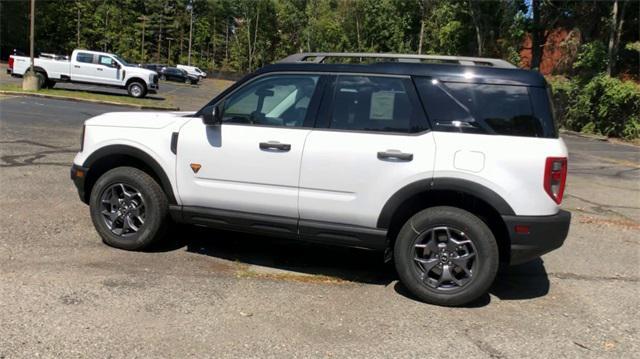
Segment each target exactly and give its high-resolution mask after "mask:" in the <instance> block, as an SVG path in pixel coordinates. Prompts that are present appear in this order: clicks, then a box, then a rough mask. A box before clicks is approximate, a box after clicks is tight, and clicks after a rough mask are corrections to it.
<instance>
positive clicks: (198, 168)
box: [191, 163, 202, 173]
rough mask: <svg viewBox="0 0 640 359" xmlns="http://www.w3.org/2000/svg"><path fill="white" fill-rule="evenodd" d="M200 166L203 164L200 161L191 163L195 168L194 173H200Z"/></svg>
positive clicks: (192, 167) (193, 168)
mask: <svg viewBox="0 0 640 359" xmlns="http://www.w3.org/2000/svg"><path fill="white" fill-rule="evenodd" d="M200 167H202V166H201V165H200V164H199V163H192V164H191V170H193V173H198V171H200Z"/></svg>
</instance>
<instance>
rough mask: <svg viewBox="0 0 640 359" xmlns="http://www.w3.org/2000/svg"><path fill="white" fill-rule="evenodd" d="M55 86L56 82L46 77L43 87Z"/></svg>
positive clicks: (50, 87)
mask: <svg viewBox="0 0 640 359" xmlns="http://www.w3.org/2000/svg"><path fill="white" fill-rule="evenodd" d="M55 86H56V82H55V81H53V80H49V79H47V80H45V81H44V88H48V89H52V88H54V87H55Z"/></svg>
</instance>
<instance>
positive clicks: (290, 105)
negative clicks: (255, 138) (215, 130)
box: [222, 75, 319, 127]
mask: <svg viewBox="0 0 640 359" xmlns="http://www.w3.org/2000/svg"><path fill="white" fill-rule="evenodd" d="M318 79H319V76H314V75H273V76H268V77H265V78H262V79H258V80H256V81H253V82H252V83H250V84H248V85H247V86H245V87H243V88H241V89H240V90H238V91H237V92H235V93H233V94H232V95H231V96H230V97H228V98H227V99H225V100H224V111H223V118H222V121H223V122H226V123H244V124H255V125H270V126H287V127H300V126H302V125H303V124H304V119H305V117H306V115H307V109H308V107H309V103H310V100H311V97H312V96H313V93H314V91H315V88H316V85H317V84H318Z"/></svg>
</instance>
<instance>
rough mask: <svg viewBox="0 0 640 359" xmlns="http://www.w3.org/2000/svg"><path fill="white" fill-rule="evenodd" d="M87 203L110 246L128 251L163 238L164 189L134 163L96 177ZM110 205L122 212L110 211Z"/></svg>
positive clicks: (165, 221) (140, 248)
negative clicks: (135, 166) (96, 179)
mask: <svg viewBox="0 0 640 359" xmlns="http://www.w3.org/2000/svg"><path fill="white" fill-rule="evenodd" d="M123 190H124V192H126V194H125V193H124V192H123ZM127 194H128V195H127ZM114 198H116V199H117V201H116V200H114ZM120 198H122V199H123V200H124V201H123V202H122V204H119V203H120ZM123 206H124V207H123ZM127 206H128V208H125V207H127ZM89 207H90V212H91V220H92V221H93V225H94V227H95V228H96V230H97V231H98V234H99V235H100V237H102V240H103V242H104V243H106V244H108V245H110V246H112V247H116V248H120V249H126V250H130V251H137V250H143V249H146V248H149V246H151V245H152V244H157V243H158V242H160V241H161V240H162V239H163V238H164V235H165V233H166V230H167V227H168V222H169V218H168V217H167V214H168V208H169V204H168V201H167V197H166V195H165V193H164V192H163V191H162V188H161V187H160V185H159V184H158V183H157V182H156V181H155V180H154V179H153V178H152V177H151V176H149V175H148V174H147V173H145V172H143V171H141V170H139V169H137V168H134V167H117V168H114V169H112V170H110V171H108V172H106V173H105V174H103V175H102V176H101V177H100V178H98V181H97V182H96V183H95V185H94V186H93V189H92V190H91V198H90V201H89ZM114 208H116V209H118V210H119V211H120V210H121V211H122V212H115V215H114V214H113V213H114ZM104 211H106V213H105V212H104ZM122 213H125V215H124V216H122ZM116 216H117V217H118V218H116V219H115V220H113V221H112V219H113V218H114V217H116ZM136 216H137V218H136ZM140 219H142V220H140ZM125 221H126V222H127V224H126V225H125ZM109 222H111V223H109ZM135 228H137V229H136V230H134V229H135ZM117 232H120V233H117Z"/></svg>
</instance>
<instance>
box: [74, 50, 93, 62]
mask: <svg viewBox="0 0 640 359" xmlns="http://www.w3.org/2000/svg"><path fill="white" fill-rule="evenodd" d="M76 61H78V62H84V63H88V64H90V63H93V54H88V53H86V52H78V55H76Z"/></svg>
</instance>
